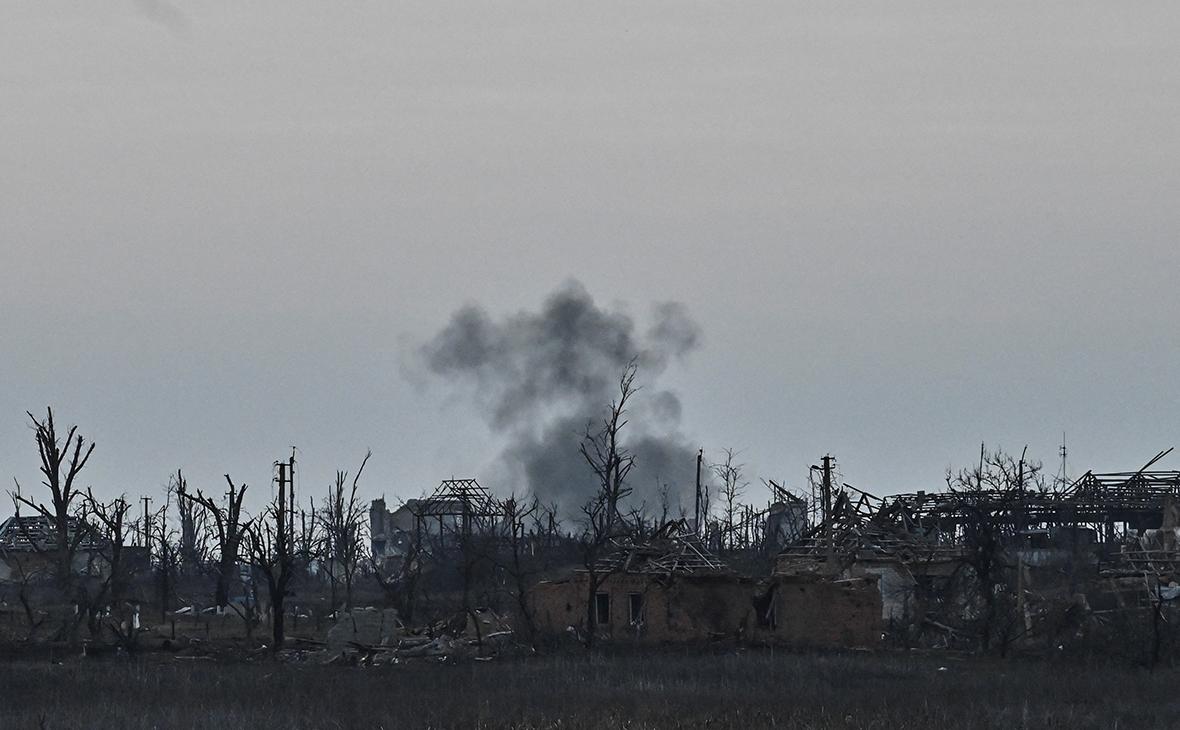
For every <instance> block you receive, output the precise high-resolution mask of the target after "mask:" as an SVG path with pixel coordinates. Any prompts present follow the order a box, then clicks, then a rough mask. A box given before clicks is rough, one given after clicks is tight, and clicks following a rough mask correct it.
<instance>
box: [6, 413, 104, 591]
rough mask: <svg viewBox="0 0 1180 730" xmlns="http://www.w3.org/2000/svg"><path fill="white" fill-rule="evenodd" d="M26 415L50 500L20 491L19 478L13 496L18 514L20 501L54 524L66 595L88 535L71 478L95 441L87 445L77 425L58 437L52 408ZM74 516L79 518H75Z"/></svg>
mask: <svg viewBox="0 0 1180 730" xmlns="http://www.w3.org/2000/svg"><path fill="white" fill-rule="evenodd" d="M28 416H29V419H30V420H31V421H32V422H33V430H34V434H35V438H36V441H37V452H38V454H39V455H40V457H41V475H42V482H41V483H42V484H43V485H44V486H45V487H46V488H47V489H48V490H49V496H50V501H49V505H48V506H47V505H46V504H45V503H43V502H40V501H34V500H33V499H31V498H29V497H27V496H25V495H23V494H22V493H21V488H20V483H19V482H18V483H17V490H16V492H14V493H13V494H12V498H13V502H14V503H15V505H16V511H17V516H18V517H19V516H20V506H21V505H22V504H23V505H25V506H27V507H30V508H32V509H33V510H34V511H36V512H37V513H38V514H40V515H41V516H43V517H45V518H46V519H47V520H49V521H50V524H52V525H53V531H54V536H55V545H54V549H55V551H56V554H55V556H54V557H55V561H56V566H57V571H56V578H57V580H58V581H59V583H60V585H61V587H62V588H63V590H64V591H65V593H66V594H67V595H68V594H70V593H72V590H71V589H72V588H73V587H74V579H73V578H74V567H73V566H74V556H75V554H76V553H77V548H78V545H80V544H81V543H82V541H83V540H84V539H85V538H86V537H87V535H86V529H85V521H84V514H83V515H82V516H81V518H79V515H76V514H75V500H83V502H82V504H81V507H80V509H81V511H82V512H83V513H84V512H85V503H84V497H85V495H84V494H83V493H82V492H81V490H79V489H78V488H77V487H75V485H74V482H75V480H76V479H77V478H78V473H79V472H81V471H82V469H83V467H85V466H86V462H87V461H89V460H90V455H91V454H93V453H94V444H93V443H91V444H90V445H89V446H87V445H86V442H85V439H83V437H82V435H81V434H79V433H78V427H77V426H70V428H69V431H68V432H67V433H66V437H65V439H64V440H62V439H59V438H58V434H57V427H56V425H55V424H54V422H53V409H52V408H47V409H46V416H45V419H44V420H38V419H37V417H36V416H34V415H33V414H32V413H29V414H28ZM75 518H78V519H77V521H76V522H74V520H75ZM72 523H73V524H72ZM71 527H74V528H75V529H71Z"/></svg>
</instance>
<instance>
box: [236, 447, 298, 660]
mask: <svg viewBox="0 0 1180 730" xmlns="http://www.w3.org/2000/svg"><path fill="white" fill-rule="evenodd" d="M289 464H290V468H291V471H288V472H286V476H285V475H284V470H285V469H287V468H288V464H287V463H284V462H276V464H275V466H276V467H278V468H279V479H278V483H279V488H278V491H277V493H276V494H275V498H274V499H273V500H272V501H271V502H270V504H268V505H267V506H266V508H265V509H264V510H263V512H262V514H260V515H259V516H258V517H257V518H256V519H254V520H253V521H251V522H250V524H249V525H247V526H246V530H245V533H246V534H245V537H246V545H247V548H248V551H247V555H248V559H249V561H250V565H252V566H253V567H254V568H255V569H256V570H257V571H258V572H260V573H262V575H263V577H264V578H265V579H266V592H267V597H268V598H269V602H270V618H271V630H272V638H273V639H274V646H273V649H274V651H278V650H279V649H281V648H282V647H283V640H284V638H285V637H286V627H285V622H284V619H285V602H286V598H287V593H288V591H287V588H288V586H289V585H290V584H291V579H292V578H293V577H294V575H295V539H294V537H295V536H294V535H293V534H292V533H293V529H292V528H293V520H292V519H291V505H292V504H294V503H295V498H294V490H295V486H294V483H293V481H292V480H291V479H290V474H291V472H293V471H294V464H295V459H294V458H292V459H291V461H290V462H289ZM288 489H290V490H291V491H290V492H288V491H287V490H288Z"/></svg>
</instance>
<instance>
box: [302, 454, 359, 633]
mask: <svg viewBox="0 0 1180 730" xmlns="http://www.w3.org/2000/svg"><path fill="white" fill-rule="evenodd" d="M372 455H373V452H372V451H369V452H367V453H366V454H365V458H364V459H362V460H361V466H360V468H359V469H357V470H356V476H354V477H353V479H352V486H351V488H348V487H347V484H348V472H346V471H337V472H336V480H335V482H334V483H333V484H332V485H331V486H330V487H329V488H328V496H327V497H326V498H325V499H324V503H323V506H322V507H321V508H320V510H319V512H318V513H316V514H317V516H318V519H319V523H320V529H321V534H322V537H323V542H324V547H325V555H324V558H325V560H324V567H325V570H326V571H327V573H328V578H329V579H330V580H331V582H332V610H336V585H337V584H338V583H340V582H343V583H344V610H346V611H351V610H352V584H353V579H354V578H355V576H356V571H357V568H358V567H360V564H361V559H362V558H363V556H364V552H365V525H366V517H367V515H366V511H365V505H364V504H363V503H362V502H361V501H360V500H358V499H357V496H356V490H357V482H358V481H360V478H361V474H362V473H363V472H364V471H365V464H368V463H369V458H370V457H371V456H372Z"/></svg>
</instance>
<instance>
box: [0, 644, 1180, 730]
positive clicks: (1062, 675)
mask: <svg viewBox="0 0 1180 730" xmlns="http://www.w3.org/2000/svg"><path fill="white" fill-rule="evenodd" d="M1178 679H1180V674H1177V673H1176V672H1175V671H1174V670H1160V671H1157V672H1154V673H1152V672H1148V671H1146V670H1142V669H1133V668H1128V667H1125V666H1124V667H1116V666H1090V665H1086V666H1076V665H1064V664H1049V663H1040V662H1016V661H1010V662H1001V661H985V660H976V659H962V660H955V659H953V658H950V657H947V656H899V655H878V654H839V655H810V654H790V653H783V652H771V651H768V650H764V651H749V652H740V653H734V652H729V653H707V652H696V653H671V652H666V653H661V654H657V655H647V656H594V657H586V656H556V657H535V658H524V659H515V660H496V661H489V662H465V663H458V664H444V663H438V662H434V661H421V662H409V663H406V664H402V665H397V666H387V667H380V668H371V667H342V666H319V665H306V664H298V663H286V664H279V663H274V662H271V661H268V660H263V661H258V662H244V663H234V664H220V663H215V662H212V661H207V660H181V659H173V658H170V657H168V658H164V657H161V656H149V657H146V658H142V659H135V660H130V659H124V660H118V659H114V658H112V659H78V658H70V659H66V660H61V661H60V663H58V662H56V661H50V660H48V659H43V658H38V659H36V660H32V659H19V660H6V661H4V662H3V663H0V697H2V698H3V702H2V703H0V727H3V728H5V729H9V728H12V729H17V728H51V729H54V730H57V729H61V728H128V729H132V730H135V729H147V728H210V727H233V728H251V729H252V730H268V729H270V728H275V729H276V730H277V729H278V728H282V729H283V730H297V729H299V728H416V727H421V728H676V727H781V728H914V729H919V730H920V729H924V728H931V729H933V728H937V729H938V730H947V729H948V728H1019V727H1030V728H1031V727H1037V728H1070V730H1077V729H1078V728H1115V727H1122V728H1132V727H1133V728H1137V729H1142V728H1165V727H1176V726H1177V723H1178V721H1180V693H1177V692H1176V689H1175V688H1176V683H1177V680H1178Z"/></svg>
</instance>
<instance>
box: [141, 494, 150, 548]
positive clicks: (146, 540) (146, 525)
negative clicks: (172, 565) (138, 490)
mask: <svg viewBox="0 0 1180 730" xmlns="http://www.w3.org/2000/svg"><path fill="white" fill-rule="evenodd" d="M140 499H141V500H143V546H144V547H145V548H147V551H148V560H151V558H152V518H151V515H149V514H148V503H149V502H151V501H152V498H151V497H140Z"/></svg>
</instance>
